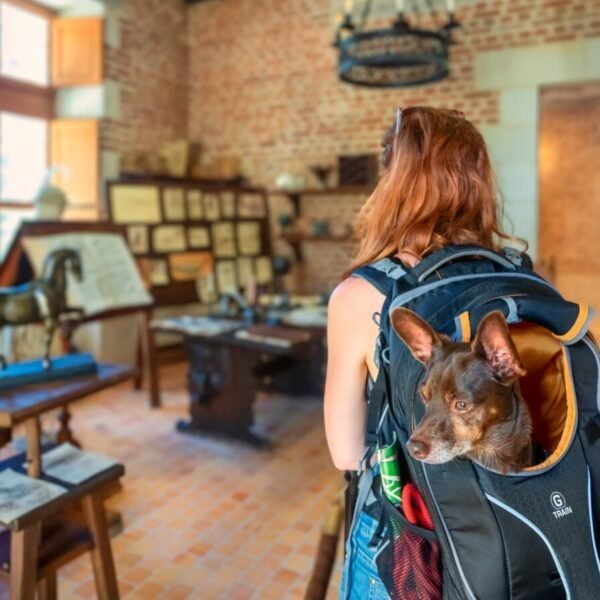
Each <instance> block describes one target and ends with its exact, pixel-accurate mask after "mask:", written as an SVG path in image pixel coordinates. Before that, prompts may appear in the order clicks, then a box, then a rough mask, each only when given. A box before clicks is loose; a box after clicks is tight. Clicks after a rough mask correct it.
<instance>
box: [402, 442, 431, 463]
mask: <svg viewBox="0 0 600 600" xmlns="http://www.w3.org/2000/svg"><path fill="white" fill-rule="evenodd" d="M406 448H407V449H408V451H409V452H410V454H411V455H412V456H413V457H414V458H416V459H417V460H423V459H424V458H427V455H428V454H429V452H430V451H431V446H430V445H429V444H428V443H427V442H424V441H423V440H413V439H412V438H411V439H410V440H408V442H407V443H406Z"/></svg>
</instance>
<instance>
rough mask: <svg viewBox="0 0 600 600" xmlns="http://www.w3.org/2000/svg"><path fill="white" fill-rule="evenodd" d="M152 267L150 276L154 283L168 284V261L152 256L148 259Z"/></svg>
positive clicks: (150, 267)
mask: <svg viewBox="0 0 600 600" xmlns="http://www.w3.org/2000/svg"><path fill="white" fill-rule="evenodd" d="M148 266H149V269H150V273H149V277H150V283H151V284H152V285H168V284H169V270H168V269H167V261H166V260H165V259H164V258H151V259H150V260H149V261H148Z"/></svg>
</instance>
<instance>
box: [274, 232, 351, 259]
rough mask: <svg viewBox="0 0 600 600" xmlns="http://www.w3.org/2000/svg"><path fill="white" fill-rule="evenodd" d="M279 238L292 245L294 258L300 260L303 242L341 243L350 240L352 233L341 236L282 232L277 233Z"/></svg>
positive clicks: (302, 256) (302, 255) (302, 257)
mask: <svg viewBox="0 0 600 600" xmlns="http://www.w3.org/2000/svg"><path fill="white" fill-rule="evenodd" d="M279 239H281V240H284V241H286V242H287V243H288V244H289V245H290V246H291V247H292V250H293V251H294V256H295V257H296V260H297V261H299V262H302V261H303V260H304V253H303V252H302V244H303V243H304V242H327V243H331V242H335V243H343V242H349V241H351V240H352V235H350V234H349V235H345V236H343V237H334V236H332V235H303V234H301V233H296V234H294V233H292V234H285V233H282V234H280V235H279Z"/></svg>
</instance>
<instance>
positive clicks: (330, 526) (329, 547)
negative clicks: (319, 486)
mask: <svg viewBox="0 0 600 600" xmlns="http://www.w3.org/2000/svg"><path fill="white" fill-rule="evenodd" d="M343 520H344V496H343V494H340V495H339V496H338V497H337V498H336V499H335V500H334V501H333V503H332V504H331V505H330V506H329V507H328V508H327V513H326V514H325V519H324V520H323V525H322V527H321V538H320V539H319V545H318V547H317V554H316V556H315V561H314V564H313V570H312V573H311V576H310V581H309V582H308V586H307V588H306V592H305V594H304V600H324V599H325V597H326V596H327V588H328V587H329V580H330V579H331V572H332V571H333V566H334V564H335V557H336V553H337V547H338V541H339V538H340V534H341V532H342V523H343Z"/></svg>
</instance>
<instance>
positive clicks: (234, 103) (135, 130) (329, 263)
mask: <svg viewBox="0 0 600 600" xmlns="http://www.w3.org/2000/svg"><path fill="white" fill-rule="evenodd" d="M357 3H358V1H357ZM339 4H340V2H338V3H336V2H334V1H332V0H294V1H293V2H292V1H290V0H215V1H214V2H208V3H201V4H197V5H194V6H192V7H189V8H186V7H185V5H184V3H183V1H182V0H124V1H123V3H122V7H123V8H122V11H123V12H122V18H121V48H120V49H118V50H115V49H112V48H107V51H106V77H107V78H109V79H112V80H115V81H117V82H119V83H120V84H121V87H122V93H121V106H122V119H121V120H120V121H119V122H114V121H108V122H107V123H106V124H105V127H104V128H103V148H104V149H108V150H116V151H124V150H134V149H149V148H155V147H156V146H158V145H159V144H161V143H162V142H164V141H167V140H170V139H174V138H177V137H182V136H186V135H187V137H189V138H190V139H192V140H195V141H200V142H201V143H202V144H203V147H204V154H205V156H206V158H207V159H208V160H210V159H211V158H213V157H215V156H218V155H231V154H237V155H239V156H240V157H242V160H243V168H244V171H245V173H246V174H247V175H248V176H249V177H250V178H251V180H252V181H253V182H254V183H258V184H263V185H266V186H267V187H273V183H274V179H275V177H276V176H277V175H278V174H279V173H281V172H282V171H284V170H287V169H292V170H295V171H300V172H303V173H304V175H305V177H306V180H307V183H308V184H309V185H314V184H315V180H314V176H313V175H312V174H311V173H310V171H309V169H308V166H310V165H315V164H335V160H336V156H337V155H339V154H359V153H365V152H379V149H380V147H379V144H380V140H381V135H382V132H383V131H384V130H385V129H386V128H387V127H388V126H389V124H390V122H391V120H392V119H393V116H394V108H395V107H396V106H398V105H401V106H407V105H411V104H430V105H433V106H446V107H453V108H458V109H461V110H463V111H464V112H465V113H466V114H467V116H468V117H469V118H470V119H472V120H473V121H474V122H475V123H476V124H478V125H493V124H496V123H497V122H498V120H499V110H500V107H499V96H498V93H496V92H482V91H478V90H476V89H475V85H474V57H475V55H476V54H477V53H478V52H482V51H489V50H500V49H503V48H511V47H519V46H533V45H538V44H543V43H548V42H553V41H562V40H573V39H578V38H582V37H591V36H598V35H600V0H487V1H485V2H477V1H475V0H463V1H462V2H460V3H459V6H460V9H459V14H458V18H459V20H460V21H461V22H463V23H464V29H463V30H462V31H461V32H459V34H458V37H459V39H460V43H459V44H458V45H456V46H455V47H454V48H453V49H452V55H451V65H452V75H451V77H450V78H449V79H448V80H446V81H444V82H441V83H438V84H434V85H429V86H424V87H415V88H408V89H404V90H369V89H362V88H358V87H353V86H349V85H346V84H343V83H341V82H340V81H339V80H338V79H337V76H336V74H335V66H336V64H335V63H336V52H335V50H334V49H333V48H332V47H331V42H332V38H333V32H334V21H335V13H336V11H337V10H338V7H339ZM375 4H377V3H375ZM390 6H391V3H390ZM363 201H364V198H361V197H356V196H347V197H343V198H342V197H340V198H333V197H332V198H331V199H326V198H323V197H319V198H306V199H305V200H303V209H304V214H305V215H306V218H307V219H308V220H310V219H312V218H325V219H330V220H334V219H335V220H338V221H340V222H344V223H352V222H353V220H354V218H355V215H356V212H357V211H358V209H359V207H360V205H361V204H362V202H363ZM271 209H272V212H273V216H274V219H273V220H274V223H276V217H277V215H278V214H280V213H282V212H290V211H291V208H290V206H289V204H288V203H287V200H286V199H285V198H284V197H282V196H273V197H272V198H271ZM277 230H278V227H277V225H276V224H275V225H274V235H275V236H276V234H277ZM275 247H276V250H277V251H278V252H281V253H288V254H289V253H290V251H289V248H287V246H286V245H285V244H284V243H283V242H281V241H278V242H277V243H276V245H275ZM304 250H305V256H306V261H305V266H304V276H305V283H304V288H305V289H310V290H325V289H327V288H330V287H331V286H332V285H333V284H335V282H336V281H338V280H339V277H340V275H341V272H342V271H343V269H344V267H345V266H346V265H347V263H348V261H349V260H350V258H351V256H352V252H353V246H352V244H348V243H346V244H334V243H326V242H310V243H307V244H306V246H305V248H304Z"/></svg>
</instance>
